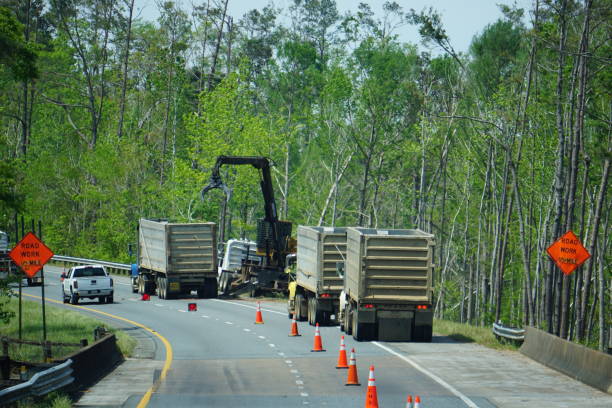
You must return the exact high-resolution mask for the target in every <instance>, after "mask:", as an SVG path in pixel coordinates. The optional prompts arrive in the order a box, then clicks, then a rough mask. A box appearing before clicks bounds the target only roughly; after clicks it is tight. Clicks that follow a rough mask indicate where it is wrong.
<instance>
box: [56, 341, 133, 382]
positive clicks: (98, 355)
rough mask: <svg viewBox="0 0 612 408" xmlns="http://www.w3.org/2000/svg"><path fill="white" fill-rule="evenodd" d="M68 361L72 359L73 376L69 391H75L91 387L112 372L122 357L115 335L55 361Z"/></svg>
mask: <svg viewBox="0 0 612 408" xmlns="http://www.w3.org/2000/svg"><path fill="white" fill-rule="evenodd" d="M68 359H72V369H73V374H72V375H73V376H74V383H73V384H72V386H71V390H70V391H76V390H79V389H83V388H86V387H89V386H91V385H92V384H94V383H95V382H97V381H98V380H99V379H101V378H102V377H104V376H105V375H106V374H108V373H109V372H110V371H112V370H113V369H114V368H115V366H116V365H117V364H119V363H120V362H121V361H123V355H122V354H121V351H120V350H119V347H117V340H116V337H115V335H114V334H110V335H108V336H105V337H103V338H101V339H100V340H98V341H95V342H94V343H92V344H91V345H89V346H87V347H84V348H82V349H80V350H79V351H76V352H74V353H72V354H69V355H67V356H63V357H62V358H59V359H57V360H55V361H56V362H64V361H66V360H68Z"/></svg>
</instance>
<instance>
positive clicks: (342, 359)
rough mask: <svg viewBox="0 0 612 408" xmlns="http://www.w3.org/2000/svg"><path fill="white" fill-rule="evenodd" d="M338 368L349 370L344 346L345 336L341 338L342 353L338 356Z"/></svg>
mask: <svg viewBox="0 0 612 408" xmlns="http://www.w3.org/2000/svg"><path fill="white" fill-rule="evenodd" d="M336 368H349V366H348V364H346V346H345V345H344V336H342V337H340V353H339V354H338V364H337V365H336Z"/></svg>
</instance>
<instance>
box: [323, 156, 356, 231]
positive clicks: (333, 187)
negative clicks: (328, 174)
mask: <svg viewBox="0 0 612 408" xmlns="http://www.w3.org/2000/svg"><path fill="white" fill-rule="evenodd" d="M352 158H353V152H351V153H350V154H349V155H348V157H347V158H346V159H345V160H344V163H340V162H339V159H338V163H337V164H336V165H335V166H334V168H335V169H337V171H336V174H335V176H334V182H333V183H332V185H331V187H330V188H329V193H328V194H327V198H326V199H325V204H324V205H323V209H322V210H321V216H320V217H319V222H318V223H317V225H318V226H321V225H323V222H324V221H325V216H326V215H327V209H328V208H329V204H330V202H331V201H332V198H333V197H334V196H335V193H336V191H337V190H338V185H339V184H340V181H341V180H342V177H343V176H344V172H345V171H346V169H347V168H348V165H349V163H350V162H351V159H352Z"/></svg>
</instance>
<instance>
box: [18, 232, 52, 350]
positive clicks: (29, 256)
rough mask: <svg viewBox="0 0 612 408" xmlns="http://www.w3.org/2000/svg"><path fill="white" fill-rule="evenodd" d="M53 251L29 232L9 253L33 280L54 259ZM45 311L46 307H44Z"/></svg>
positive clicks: (45, 330) (43, 283) (45, 329)
mask: <svg viewBox="0 0 612 408" xmlns="http://www.w3.org/2000/svg"><path fill="white" fill-rule="evenodd" d="M53 255H54V254H53V251H51V250H50V249H49V248H48V247H47V246H46V245H45V244H43V243H42V241H41V240H40V239H38V237H37V236H36V235H34V233H33V232H28V233H27V234H26V236H25V237H23V238H22V240H21V241H19V243H17V245H16V246H15V248H13V249H12V250H11V252H9V256H10V257H11V259H12V260H13V261H14V262H15V264H16V265H17V266H19V268H21V270H22V271H23V273H24V274H25V275H26V276H27V277H28V278H33V277H34V275H36V273H37V272H38V271H40V270H41V269H42V267H43V265H44V264H46V263H47V261H49V259H51V258H52V257H53ZM44 285H45V282H44V280H43V282H42V295H43V296H42V298H43V299H42V301H43V304H44V301H45V295H44V293H45V292H44V290H45V289H44ZM43 310H44V306H43ZM45 323H46V322H45V318H44V316H43V336H44V337H45V338H44V340H45V341H46V337H47V328H46V327H45V326H46V325H45Z"/></svg>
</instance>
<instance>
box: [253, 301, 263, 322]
mask: <svg viewBox="0 0 612 408" xmlns="http://www.w3.org/2000/svg"><path fill="white" fill-rule="evenodd" d="M255 324H264V321H263V317H262V316H261V305H260V304H259V302H257V311H256V312H255Z"/></svg>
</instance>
